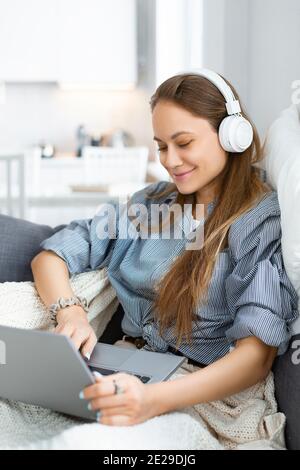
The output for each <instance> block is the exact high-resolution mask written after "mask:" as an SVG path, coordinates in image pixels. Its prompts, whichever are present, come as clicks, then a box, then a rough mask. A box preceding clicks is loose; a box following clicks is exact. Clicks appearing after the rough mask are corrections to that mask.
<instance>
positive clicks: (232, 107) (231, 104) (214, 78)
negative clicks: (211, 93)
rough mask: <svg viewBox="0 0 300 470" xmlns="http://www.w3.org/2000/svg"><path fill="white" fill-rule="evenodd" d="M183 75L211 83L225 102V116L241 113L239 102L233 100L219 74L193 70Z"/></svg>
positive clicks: (210, 71)
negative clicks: (201, 78)
mask: <svg viewBox="0 0 300 470" xmlns="http://www.w3.org/2000/svg"><path fill="white" fill-rule="evenodd" d="M183 73H184V74H195V75H200V76H201V77H204V78H207V79H208V80H209V81H210V82H212V83H213V84H214V85H215V86H216V87H217V88H218V90H219V91H220V92H221V93H222V95H223V96H224V98H225V100H226V109H227V114H228V115H229V116H231V115H232V114H238V113H240V112H241V106H240V102H239V100H237V99H235V96H234V94H233V91H232V89H231V88H230V86H228V85H227V83H226V82H225V80H223V78H222V77H221V76H220V75H219V74H217V73H216V72H214V71H213V70H209V69H193V70H191V71H190V72H183ZM180 75H181V74H180Z"/></svg>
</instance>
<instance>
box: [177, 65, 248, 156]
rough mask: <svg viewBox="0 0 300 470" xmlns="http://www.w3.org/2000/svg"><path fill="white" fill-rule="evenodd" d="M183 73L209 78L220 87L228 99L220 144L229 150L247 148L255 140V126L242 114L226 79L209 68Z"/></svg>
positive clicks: (220, 133) (239, 151)
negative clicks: (226, 114)
mask: <svg viewBox="0 0 300 470" xmlns="http://www.w3.org/2000/svg"><path fill="white" fill-rule="evenodd" d="M182 73H184V74H191V75H199V76H201V77H204V78H207V80H209V81H210V82H211V83H213V84H214V85H215V86H216V87H217V88H218V90H219V91H220V92H221V93H222V95H223V96H224V98H225V100H226V109H227V113H228V116H227V117H226V118H225V119H223V121H222V122H221V124H220V127H219V140H220V144H221V146H222V147H223V149H224V150H226V151H227V152H232V153H241V152H244V151H245V150H247V148H249V147H250V145H251V144H252V141H253V128H252V125H251V123H250V122H249V121H248V120H247V119H245V118H244V117H243V116H242V115H241V106H240V103H239V101H238V100H236V99H235V96H234V94H233V91H232V89H231V88H230V87H229V86H228V85H227V83H226V82H225V80H223V78H222V77H220V75H218V74H217V73H216V72H214V71H212V70H208V69H195V70H191V71H188V72H182ZM182 73H181V74H182ZM181 74H180V75H181Z"/></svg>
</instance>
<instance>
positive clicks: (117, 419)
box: [97, 414, 135, 426]
mask: <svg viewBox="0 0 300 470" xmlns="http://www.w3.org/2000/svg"><path fill="white" fill-rule="evenodd" d="M97 421H98V422H99V423H101V424H106V425H107V426H131V425H132V424H135V420H134V418H133V417H131V416H128V415H123V414H115V415H113V416H102V415H101V414H100V416H99V418H98V419H97Z"/></svg>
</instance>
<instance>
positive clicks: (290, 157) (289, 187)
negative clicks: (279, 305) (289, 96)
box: [260, 105, 300, 334]
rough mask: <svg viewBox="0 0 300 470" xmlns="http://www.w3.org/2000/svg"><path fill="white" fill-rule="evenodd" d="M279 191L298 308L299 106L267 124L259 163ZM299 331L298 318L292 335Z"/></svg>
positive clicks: (286, 252)
mask: <svg viewBox="0 0 300 470" xmlns="http://www.w3.org/2000/svg"><path fill="white" fill-rule="evenodd" d="M260 166H261V167H263V168H264V169H265V170H266V172H267V181H268V183H270V184H271V186H272V187H273V188H274V189H275V190H276V191H277V193H278V200H279V205H280V209H281V224H282V252H283V261H284V265H285V268H286V271H287V274H288V276H289V279H290V281H291V282H292V284H293V286H294V287H295V289H296V291H297V293H298V295H299V311H300V108H299V107H298V106H297V105H292V106H290V107H289V108H288V109H285V110H284V111H283V112H282V113H281V115H280V117H279V118H278V119H276V121H274V123H273V124H272V125H271V126H270V128H269V130H268V133H267V136H266V139H265V143H264V159H263V161H262V162H261V164H260ZM298 333H300V319H298V320H297V321H296V322H295V323H294V324H293V334H298Z"/></svg>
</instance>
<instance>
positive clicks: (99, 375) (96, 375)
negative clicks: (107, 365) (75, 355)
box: [93, 370, 103, 378]
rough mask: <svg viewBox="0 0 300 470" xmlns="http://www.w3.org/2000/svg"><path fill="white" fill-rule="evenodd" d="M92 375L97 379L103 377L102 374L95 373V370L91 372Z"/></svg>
mask: <svg viewBox="0 0 300 470" xmlns="http://www.w3.org/2000/svg"><path fill="white" fill-rule="evenodd" d="M93 374H94V376H95V377H96V378H97V377H103V375H102V374H100V372H97V371H96V370H94V371H93Z"/></svg>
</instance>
